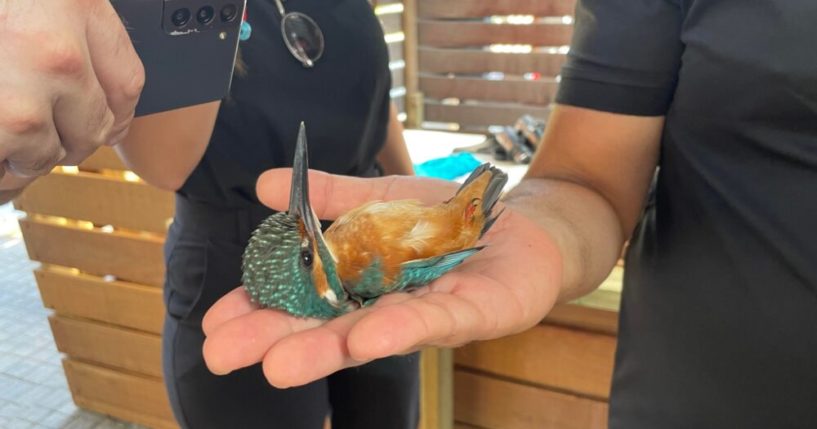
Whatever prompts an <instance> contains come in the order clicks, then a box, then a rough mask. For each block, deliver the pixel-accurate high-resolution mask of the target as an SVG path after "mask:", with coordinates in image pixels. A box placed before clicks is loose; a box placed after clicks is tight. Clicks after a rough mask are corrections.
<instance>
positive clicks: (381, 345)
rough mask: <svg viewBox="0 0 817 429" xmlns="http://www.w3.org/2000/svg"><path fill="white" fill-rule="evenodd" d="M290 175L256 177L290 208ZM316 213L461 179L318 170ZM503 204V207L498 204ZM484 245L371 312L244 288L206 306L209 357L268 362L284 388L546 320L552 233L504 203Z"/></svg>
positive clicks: (265, 194)
mask: <svg viewBox="0 0 817 429" xmlns="http://www.w3.org/2000/svg"><path fill="white" fill-rule="evenodd" d="M290 176H291V171H290V170H289V169H276V170H271V171H268V172H267V173H265V174H264V175H262V176H261V178H260V179H259V181H258V195H259V198H260V199H261V201H262V202H263V203H264V204H266V205H268V206H270V207H271V208H273V209H277V210H285V209H286V207H287V204H288V197H289V195H288V193H287V192H286V191H283V192H282V190H286V189H289V182H290ZM309 183H310V195H311V203H312V207H313V208H314V210H315V212H316V213H317V215H318V217H320V218H321V219H334V218H336V217H338V216H340V215H341V214H343V213H345V212H347V211H349V210H351V209H353V208H355V207H357V206H359V205H361V204H363V203H365V202H367V201H371V200H395V199H407V198H410V199H418V200H421V201H423V202H424V203H428V204H434V203H438V202H440V201H443V200H446V199H448V198H450V197H451V196H452V195H453V194H454V192H455V191H456V189H457V184H455V183H451V182H444V181H439V180H432V179H423V178H416V177H386V178H378V179H359V178H350V177H342V176H333V175H329V174H325V173H319V172H314V171H312V172H310V177H309ZM500 209H501V208H500ZM481 243H482V244H485V245H487V247H486V248H485V249H483V250H482V251H481V252H479V253H477V254H476V255H474V256H473V257H471V258H469V259H467V260H466V261H465V262H464V263H463V264H462V265H461V266H459V267H458V268H457V269H455V270H454V271H452V272H451V273H449V274H446V275H444V276H443V277H441V278H439V279H438V280H436V281H435V282H433V283H432V284H430V285H429V286H428V287H425V288H421V289H419V290H417V291H415V292H413V293H395V294H390V295H387V296H384V297H383V298H381V299H380V300H379V301H378V302H377V303H376V304H375V305H373V306H372V307H369V308H364V309H361V310H357V311H354V312H352V313H349V314H346V315H344V316H341V317H338V318H336V319H333V320H330V321H322V320H316V319H303V318H297V317H293V316H291V315H289V314H287V313H285V312H282V311H278V310H271V309H261V308H259V307H258V306H257V305H255V304H253V303H252V302H251V301H250V299H249V296H248V295H247V293H246V292H245V291H244V289H243V288H240V287H239V288H237V289H235V290H233V291H232V292H230V293H229V294H227V295H226V296H225V297H223V298H222V299H220V300H219V301H218V302H217V303H216V304H215V305H213V307H212V308H211V309H210V310H209V311H208V312H207V314H206V316H205V318H204V321H203V329H204V333H205V335H206V336H207V339H206V341H205V343H204V358H205V360H206V362H207V365H208V367H209V368H210V370H211V371H213V372H214V373H216V374H225V373H228V372H230V371H233V370H235V369H238V368H242V367H245V366H249V365H252V364H255V363H258V362H263V368H264V374H265V375H266V377H267V379H268V380H269V382H270V383H271V384H273V385H275V386H277V387H290V386H298V385H302V384H306V383H309V382H311V381H314V380H317V379H319V378H322V377H325V376H327V375H329V374H331V373H333V372H335V371H337V370H340V369H343V368H346V367H350V366H356V365H361V364H364V363H366V362H369V361H371V360H373V359H377V358H382V357H386V356H391V355H395V354H404V353H409V352H411V351H414V350H417V349H420V348H422V347H424V346H458V345H461V344H464V343H467V342H470V341H473V340H483V339H490V338H497V337H501V336H504V335H509V334H512V333H516V332H519V331H522V330H524V329H526V328H529V327H531V326H533V325H534V324H536V323H537V322H539V321H540V320H541V319H542V318H543V317H544V315H545V314H546V313H547V312H548V311H549V310H550V309H551V308H552V306H553V305H554V303H555V301H556V298H557V295H558V285H559V282H560V280H561V279H560V277H561V269H562V268H561V260H560V258H559V255H558V252H557V250H556V247H555V245H554V244H553V241H552V240H551V238H550V237H549V236H548V235H547V234H546V233H545V232H544V231H543V230H542V229H541V228H539V227H538V226H537V225H536V224H535V223H533V222H532V221H531V220H529V219H528V218H526V217H525V216H523V215H521V214H519V213H517V212H515V211H514V210H513V209H510V208H506V210H505V211H504V213H503V214H502V216H500V218H499V220H498V221H497V222H496V224H495V225H494V226H493V227H492V228H491V230H490V231H489V232H488V233H487V234H486V235H485V237H483V239H482V240H481Z"/></svg>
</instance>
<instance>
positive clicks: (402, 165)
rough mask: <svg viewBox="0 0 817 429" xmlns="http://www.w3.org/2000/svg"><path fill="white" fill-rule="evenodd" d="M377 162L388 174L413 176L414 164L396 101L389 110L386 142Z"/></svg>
mask: <svg viewBox="0 0 817 429" xmlns="http://www.w3.org/2000/svg"><path fill="white" fill-rule="evenodd" d="M377 162H378V163H380V166H381V167H383V172H384V173H385V174H386V175H392V174H396V175H404V176H411V175H413V174H414V166H413V164H412V162H411V157H410V156H409V152H408V148H407V147H406V140H405V138H404V137H403V124H401V123H400V121H399V120H398V119H397V107H396V106H395V105H394V103H391V108H390V112H389V126H388V132H387V134H386V143H385V144H384V145H383V148H382V149H381V150H380V152H379V153H378V154H377Z"/></svg>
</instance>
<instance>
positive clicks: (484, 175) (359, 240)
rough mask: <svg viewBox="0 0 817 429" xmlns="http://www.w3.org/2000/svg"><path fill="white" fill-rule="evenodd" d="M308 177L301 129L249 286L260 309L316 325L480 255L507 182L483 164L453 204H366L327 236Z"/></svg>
mask: <svg viewBox="0 0 817 429" xmlns="http://www.w3.org/2000/svg"><path fill="white" fill-rule="evenodd" d="M307 172H308V164H307V142H306V131H305V127H304V124H303V122H301V126H300V129H299V131H298V139H297V142H296V147H295V159H294V162H293V169H292V185H291V188H290V198H289V209H288V210H287V211H286V212H278V213H275V214H273V215H271V216H269V217H268V218H266V219H265V220H264V221H263V222H262V223H261V224H260V225H259V226H258V228H257V229H256V230H255V231H254V232H253V234H252V236H251V238H250V240H249V243H248V244H247V247H246V250H245V251H244V255H243V263H242V269H243V274H242V281H243V283H244V288H245V289H246V291H247V292H248V293H249V295H250V297H251V299H252V300H253V301H254V302H256V303H258V304H260V305H261V306H262V307H267V308H275V309H279V310H284V311H286V312H288V313H290V314H292V315H294V316H299V317H312V318H319V319H332V318H334V317H337V316H340V315H342V314H345V313H348V312H350V311H354V310H356V309H358V308H361V307H365V306H368V305H371V304H372V303H374V302H375V301H376V300H377V298H378V297H380V296H382V295H384V294H387V293H390V292H398V291H404V292H405V291H410V290H413V289H415V288H418V287H420V286H423V285H426V284H428V283H430V282H431V281H433V280H434V279H436V278H438V277H440V276H442V275H443V274H445V273H447V272H448V271H450V270H451V269H453V268H454V267H456V266H457V265H459V264H460V263H462V262H463V261H464V260H465V259H466V258H468V257H469V256H471V255H473V254H475V253H477V252H479V251H480V250H481V249H482V248H483V247H484V246H476V242H477V241H478V240H479V238H481V237H482V236H483V234H485V232H486V231H488V229H489V228H491V225H493V224H494V222H495V221H496V219H497V218H498V217H499V216H500V215H501V212H499V213H496V214H495V213H494V212H493V210H494V206H495V204H496V202H497V200H498V199H499V197H500V195H501V193H502V189H503V188H504V186H505V183H506V182H507V180H508V176H507V175H506V174H505V173H504V172H502V171H501V170H499V169H498V168H496V167H493V166H491V165H490V164H483V165H481V166H480V167H478V168H477V169H475V170H474V171H473V172H472V173H471V175H470V176H469V177H468V178H467V179H466V180H465V182H464V183H463V184H462V185H461V187H460V188H459V189H458V190H457V192H456V194H455V195H454V196H453V197H452V198H451V199H449V200H448V201H445V202H443V203H440V204H437V205H434V206H424V205H422V204H421V203H420V202H419V201H416V200H397V201H388V202H385V201H374V202H369V203H367V204H364V205H362V206H360V207H357V208H355V209H353V210H351V211H349V212H348V213H346V214H344V215H343V216H341V217H339V218H338V219H336V220H335V222H333V223H332V224H331V225H330V226H329V228H328V229H327V230H326V232H325V233H324V232H322V231H321V224H320V222H319V220H318V218H317V216H316V215H315V212H314V211H313V210H312V207H311V206H310V203H309V185H308V180H307V179H308V174H307Z"/></svg>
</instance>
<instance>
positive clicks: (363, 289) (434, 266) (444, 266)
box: [344, 247, 482, 306]
mask: <svg viewBox="0 0 817 429" xmlns="http://www.w3.org/2000/svg"><path fill="white" fill-rule="evenodd" d="M480 250H482V247H472V248H468V249H465V250H458V251H456V252H451V253H446V254H445V255H439V256H433V257H431V258H425V259H415V260H413V261H408V262H404V263H403V264H402V265H400V276H399V277H398V278H397V281H395V282H394V283H393V284H390V285H384V284H383V267H382V264H381V262H380V260H379V259H378V260H375V261H374V262H373V263H372V265H370V266H369V267H368V268H366V269H365V270H364V271H363V273H362V274H361V276H360V281H359V282H357V283H355V284H353V285H350V284H346V285H344V287H345V288H346V290H347V291H348V292H349V294H350V295H351V296H352V297H353V298H354V299H355V300H357V301H358V302H360V303H361V305H363V306H368V305H371V304H373V303H374V302H375V301H376V300H377V298H378V297H380V296H381V295H383V294H386V293H389V292H398V291H410V290H411V289H414V288H417V287H420V286H423V285H426V284H428V283H430V282H431V281H433V280H434V279H436V278H438V277H440V276H442V275H443V274H445V273H447V272H449V271H451V269H453V268H454V267H456V266H457V265H459V264H461V263H462V261H464V260H465V259H466V258H468V257H469V256H471V255H473V254H474V253H477V252H479V251H480Z"/></svg>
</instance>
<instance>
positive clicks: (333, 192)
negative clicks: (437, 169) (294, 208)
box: [256, 168, 457, 219]
mask: <svg viewBox="0 0 817 429" xmlns="http://www.w3.org/2000/svg"><path fill="white" fill-rule="evenodd" d="M291 175H292V169H289V168H280V169H273V170H269V171H267V172H265V173H264V174H262V175H261V177H259V179H258V183H257V185H256V191H257V193H258V197H259V199H261V202H262V203H264V204H266V205H267V206H269V207H271V208H272V209H274V210H286V208H287V207H288V206H289V193H288V192H281V189H289V186H290V181H291ZM456 189H457V184H456V183H454V182H446V181H443V180H436V179H428V178H421V177H406V176H389V177H382V178H377V179H362V178H356V177H346V176H338V175H331V174H327V173H324V172H319V171H314V170H312V171H310V172H309V200H310V202H311V203H312V209H313V210H315V213H316V214H317V215H318V217H319V218H321V219H334V218H336V217H338V216H340V215H342V214H343V213H346V212H348V211H349V210H351V209H353V208H356V207H358V206H360V205H362V204H364V203H366V202H369V201H374V200H395V199H418V200H420V201H421V202H423V203H425V204H433V203H438V202H440V201H444V200H446V199H448V198H451V196H452V195H453V193H454V192H455V191H456Z"/></svg>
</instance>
